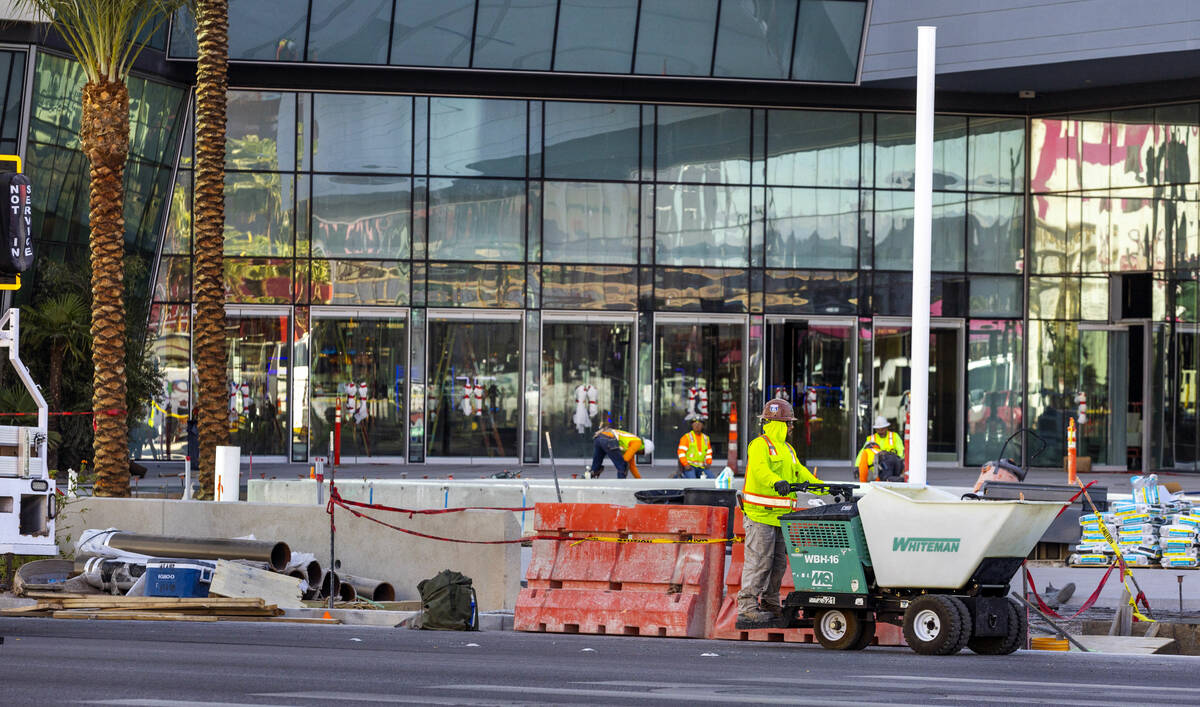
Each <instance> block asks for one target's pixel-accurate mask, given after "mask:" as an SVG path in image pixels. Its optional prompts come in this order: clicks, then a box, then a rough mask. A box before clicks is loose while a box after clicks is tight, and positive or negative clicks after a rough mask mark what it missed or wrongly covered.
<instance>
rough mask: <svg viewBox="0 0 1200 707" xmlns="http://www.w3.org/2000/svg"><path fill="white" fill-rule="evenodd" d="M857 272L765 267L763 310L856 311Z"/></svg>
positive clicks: (843, 312) (799, 312)
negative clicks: (764, 308) (770, 268)
mask: <svg viewBox="0 0 1200 707" xmlns="http://www.w3.org/2000/svg"><path fill="white" fill-rule="evenodd" d="M858 284H859V278H858V273H854V272H828V271H800V272H797V271H795V270H767V271H765V279H764V285H763V291H764V293H765V295H766V304H765V306H766V311H768V312H778V313H785V314H790V313H796V314H856V313H857V312H858Z"/></svg>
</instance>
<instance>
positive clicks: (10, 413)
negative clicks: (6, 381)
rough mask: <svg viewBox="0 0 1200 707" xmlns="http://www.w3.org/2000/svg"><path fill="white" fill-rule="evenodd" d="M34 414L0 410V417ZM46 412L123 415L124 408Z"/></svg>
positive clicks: (64, 414)
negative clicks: (98, 410) (96, 410)
mask: <svg viewBox="0 0 1200 707" xmlns="http://www.w3.org/2000/svg"><path fill="white" fill-rule="evenodd" d="M36 414H37V413H36V412H0V417H19V416H24V415H36ZM46 414H47V415H60V416H67V415H96V414H100V415H113V416H117V415H124V414H125V411H124V410H101V411H100V412H99V413H97V412H95V411H93V410H87V411H80V412H48V413H46Z"/></svg>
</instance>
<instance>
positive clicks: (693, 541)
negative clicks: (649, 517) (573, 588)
mask: <svg viewBox="0 0 1200 707" xmlns="http://www.w3.org/2000/svg"><path fill="white" fill-rule="evenodd" d="M589 540H592V541H595V542H603V543H642V544H645V545H712V544H714V543H729V542H733V543H740V542H742V539H741V538H689V539H687V540H673V539H671V538H610V537H602V536H599V535H589V536H588V537H586V538H580V539H579V540H576V541H575V542H573V543H571V547H575V546H576V545H582V544H583V543H585V542H587V541H589Z"/></svg>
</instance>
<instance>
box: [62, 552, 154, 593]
mask: <svg viewBox="0 0 1200 707" xmlns="http://www.w3.org/2000/svg"><path fill="white" fill-rule="evenodd" d="M75 573H76V574H78V575H82V576H83V579H84V581H85V582H87V583H88V584H90V585H91V586H93V587H95V588H96V589H99V590H100V591H102V592H112V593H114V594H115V593H117V592H121V593H125V592H127V591H129V589H130V588H131V587H132V586H133V585H134V583H135V582H137V580H138V577H141V576H142V575H143V574H145V573H146V567H145V565H140V564H137V563H132V562H123V561H121V560H110V559H108V558H104V557H89V558H87V559H85V560H76V561H75Z"/></svg>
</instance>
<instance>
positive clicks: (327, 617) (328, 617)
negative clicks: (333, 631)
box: [321, 609, 333, 619]
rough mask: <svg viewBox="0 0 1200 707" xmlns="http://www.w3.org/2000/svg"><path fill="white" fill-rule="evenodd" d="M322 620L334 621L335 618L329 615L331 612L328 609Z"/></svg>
mask: <svg viewBox="0 0 1200 707" xmlns="http://www.w3.org/2000/svg"><path fill="white" fill-rule="evenodd" d="M321 618H322V619H332V618H333V617H332V616H330V615H329V610H328V609H326V610H325V613H324V614H322V615H321Z"/></svg>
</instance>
